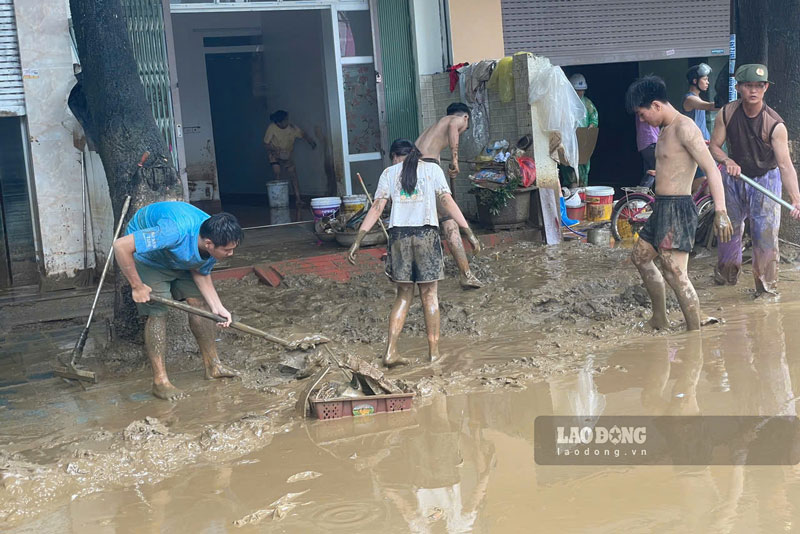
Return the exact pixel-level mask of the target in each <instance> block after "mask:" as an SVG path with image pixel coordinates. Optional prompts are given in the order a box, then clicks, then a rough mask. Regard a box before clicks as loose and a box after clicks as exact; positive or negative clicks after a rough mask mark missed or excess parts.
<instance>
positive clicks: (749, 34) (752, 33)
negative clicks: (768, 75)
mask: <svg viewBox="0 0 800 534" xmlns="http://www.w3.org/2000/svg"><path fill="white" fill-rule="evenodd" d="M768 4H769V2H768V1H765V0H738V1H737V6H736V7H737V9H736V65H746V64H748V63H761V64H764V65H767V64H768V62H767V60H768V58H769V40H768V32H767V25H768V19H769V11H770V9H769V8H770V6H769V5H768Z"/></svg>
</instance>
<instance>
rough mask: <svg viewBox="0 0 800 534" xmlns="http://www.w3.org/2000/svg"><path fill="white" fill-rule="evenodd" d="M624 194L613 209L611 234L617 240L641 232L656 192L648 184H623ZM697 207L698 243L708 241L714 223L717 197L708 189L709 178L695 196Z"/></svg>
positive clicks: (651, 211) (694, 200)
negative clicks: (637, 185) (643, 185)
mask: <svg viewBox="0 0 800 534" xmlns="http://www.w3.org/2000/svg"><path fill="white" fill-rule="evenodd" d="M622 190H623V191H624V192H625V197H624V198H621V199H619V200H618V201H617V203H616V205H615V206H614V208H613V209H612V210H611V233H612V234H613V235H614V239H616V240H618V241H624V240H626V239H634V238H635V237H636V236H638V235H639V231H641V229H642V227H643V226H644V225H645V223H646V222H647V220H648V219H649V218H650V215H652V214H653V205H654V203H655V200H656V198H655V193H654V192H653V190H652V189H650V188H649V187H623V188H622ZM692 201H693V202H694V205H695V206H696V207H697V231H696V232H695V239H694V242H695V244H697V243H702V244H705V242H706V240H707V239H708V238H709V232H711V231H712V226H713V223H714V199H712V198H711V194H710V192H709V190H708V180H703V183H702V184H701V185H700V187H699V188H698V189H697V191H695V192H694V194H693V195H692Z"/></svg>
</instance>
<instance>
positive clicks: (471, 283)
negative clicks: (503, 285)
mask: <svg viewBox="0 0 800 534" xmlns="http://www.w3.org/2000/svg"><path fill="white" fill-rule="evenodd" d="M460 282H461V289H480V288H482V287H483V282H481V281H480V280H478V279H477V278H475V275H474V274H472V273H471V272H469V271H467V273H466V274H463V275H461V277H460Z"/></svg>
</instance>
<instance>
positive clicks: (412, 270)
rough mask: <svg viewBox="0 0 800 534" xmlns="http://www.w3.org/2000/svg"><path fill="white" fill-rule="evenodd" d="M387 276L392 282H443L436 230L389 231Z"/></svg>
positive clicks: (401, 228)
mask: <svg viewBox="0 0 800 534" xmlns="http://www.w3.org/2000/svg"><path fill="white" fill-rule="evenodd" d="M387 252H388V257H387V258H386V274H387V275H388V276H389V278H391V279H392V280H393V281H395V282H422V283H425V282H436V281H437V280H444V255H443V254H442V240H441V238H440V237H439V229H438V228H437V227H435V226H395V227H392V228H389V247H388V248H387Z"/></svg>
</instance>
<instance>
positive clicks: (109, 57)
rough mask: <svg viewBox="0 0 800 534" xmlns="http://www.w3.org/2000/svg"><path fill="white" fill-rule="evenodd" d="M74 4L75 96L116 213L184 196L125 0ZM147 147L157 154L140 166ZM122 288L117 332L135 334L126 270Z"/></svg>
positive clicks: (117, 304)
mask: <svg viewBox="0 0 800 534" xmlns="http://www.w3.org/2000/svg"><path fill="white" fill-rule="evenodd" d="M70 10H71V12H72V21H73V26H74V29H75V39H76V42H77V45H78V55H79V57H80V62H81V78H80V83H79V84H78V86H76V88H75V89H74V90H73V94H72V95H71V96H70V103H71V104H73V103H83V105H85V109H80V106H77V107H76V109H75V116H76V117H77V118H78V120H79V121H80V122H81V124H82V126H83V127H84V129H85V130H86V132H87V138H88V139H90V140H91V141H92V142H94V143H95V144H96V148H97V151H98V153H99V154H100V158H101V160H102V162H103V168H104V169H105V172H106V177H107V179H108V188H109V192H110V194H111V203H112V205H113V208H114V215H115V218H116V219H119V216H120V211H121V209H122V204H123V202H124V200H125V197H126V196H127V195H130V196H131V207H130V210H129V211H128V218H130V216H131V215H133V214H134V213H135V212H136V210H137V209H139V208H140V207H142V206H145V205H147V204H150V203H152V202H156V201H161V200H182V197H183V190H182V187H181V183H180V178H179V176H178V173H177V171H176V170H175V168H174V167H173V165H172V163H171V159H170V155H169V149H168V147H167V143H166V141H165V140H164V138H163V136H162V134H161V131H160V130H159V129H158V126H157V125H156V122H155V119H154V118H153V112H152V108H151V107H150V103H149V102H148V101H147V98H146V97H145V92H144V87H143V85H142V82H141V80H140V78H139V73H138V70H137V65H136V60H135V58H134V55H133V49H132V46H131V42H130V39H129V37H128V29H127V22H126V17H125V13H124V11H123V9H122V4H121V0H70ZM145 153H149V157H148V158H147V160H146V161H145V162H144V164H143V165H142V166H140V165H139V163H140V161H141V160H142V157H143V155H144V154H145ZM126 223H127V222H126ZM116 289H117V292H116V296H115V299H114V324H115V329H114V331H115V334H116V335H117V336H120V337H123V338H128V339H131V338H135V337H137V336H138V335H139V321H138V320H136V311H135V308H134V307H133V302H132V300H131V296H130V289H129V286H128V284H127V282H126V281H125V279H124V277H123V276H122V275H121V274H120V273H119V272H117V276H116Z"/></svg>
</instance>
